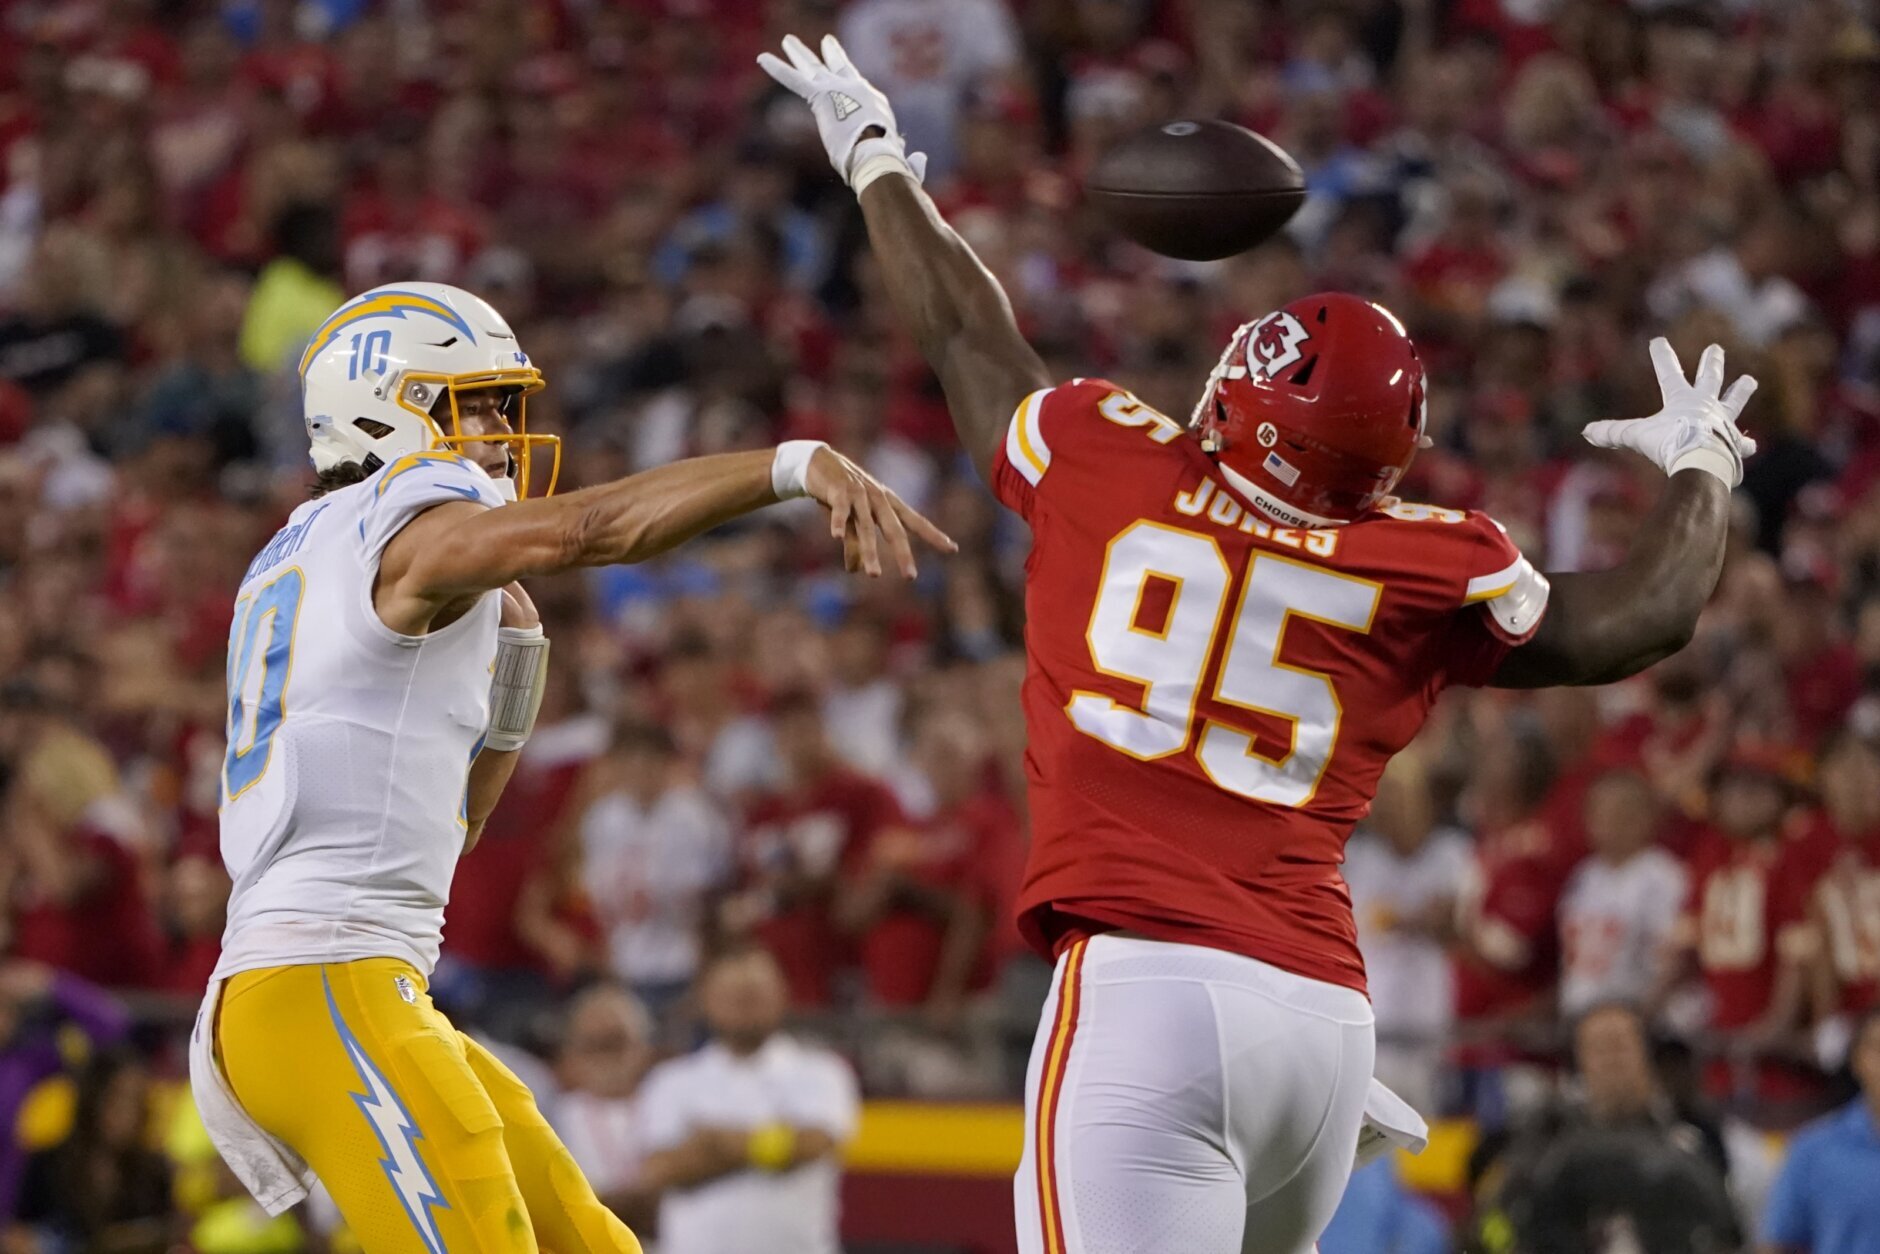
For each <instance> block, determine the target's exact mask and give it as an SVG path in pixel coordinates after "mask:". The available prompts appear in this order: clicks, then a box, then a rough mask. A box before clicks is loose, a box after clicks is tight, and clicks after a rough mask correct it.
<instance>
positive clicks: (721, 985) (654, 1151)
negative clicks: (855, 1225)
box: [639, 949, 856, 1254]
mask: <svg viewBox="0 0 1880 1254" xmlns="http://www.w3.org/2000/svg"><path fill="white" fill-rule="evenodd" d="M699 1001H700V1005H701V1007H702V1008H703V1010H704V1014H705V1023H706V1026H707V1028H708V1029H709V1030H710V1033H711V1040H710V1043H708V1044H707V1045H705V1046H704V1047H703V1048H701V1049H700V1050H698V1051H697V1052H695V1053H692V1054H688V1055H686V1056H684V1057H682V1058H676V1059H673V1060H672V1061H670V1062H665V1063H661V1064H660V1065H659V1066H657V1067H655V1068H654V1069H653V1071H652V1073H651V1074H650V1075H648V1076H647V1078H646V1085H645V1088H644V1090H643V1091H642V1094H641V1097H640V1104H639V1113H640V1120H641V1135H642V1137H643V1144H644V1145H645V1147H646V1150H647V1156H646V1162H645V1170H644V1175H643V1177H642V1178H643V1181H644V1184H645V1187H646V1188H647V1189H649V1190H652V1191H655V1192H658V1193H659V1194H660V1204H659V1248H660V1249H661V1250H662V1251H665V1254H719V1252H720V1251H724V1250H734V1249H736V1250H742V1249H756V1248H765V1249H788V1250H801V1251H804V1254H836V1251H837V1250H838V1249H839V1241H840V1238H839V1237H838V1236H837V1198H836V1190H837V1183H838V1176H839V1171H838V1168H837V1165H836V1155H837V1153H838V1152H839V1151H840V1150H841V1148H842V1146H843V1144H844V1143H845V1142H846V1141H848V1139H849V1138H850V1137H851V1136H853V1135H854V1132H855V1119H856V1092H855V1078H854V1076H853V1074H852V1073H851V1072H850V1071H849V1068H848V1065H847V1064H846V1063H844V1062H843V1061H842V1060H841V1059H840V1058H838V1057H836V1056H835V1055H833V1054H830V1053H828V1052H827V1051H825V1050H822V1049H820V1048H818V1047H816V1046H813V1045H809V1044H806V1043H803V1042H800V1041H797V1040H795V1039H792V1038H791V1037H788V1036H785V1035H783V1034H782V1033H781V1032H780V1031H779V1029H780V1028H781V1026H782V1024H783V1018H784V1013H785V1011H786V1010H787V1009H788V1006H789V1002H788V987H787V985H786V984H785V983H784V979H783V973H782V971H781V970H779V969H778V966H777V964H776V962H775V961H774V960H773V959H772V958H770V956H769V955H767V954H765V953H764V952H763V951H761V950H750V949H746V950H738V951H733V952H731V953H728V954H725V955H723V956H721V957H719V958H717V959H715V960H714V961H713V962H712V963H711V965H709V966H708V967H707V968H706V969H705V972H704V975H703V976H702V977H701V981H700V989H699Z"/></svg>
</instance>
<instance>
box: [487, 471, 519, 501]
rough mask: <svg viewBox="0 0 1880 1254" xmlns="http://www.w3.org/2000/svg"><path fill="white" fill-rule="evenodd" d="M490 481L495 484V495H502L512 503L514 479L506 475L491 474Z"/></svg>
mask: <svg viewBox="0 0 1880 1254" xmlns="http://www.w3.org/2000/svg"><path fill="white" fill-rule="evenodd" d="M490 481H491V482H492V483H494V484H495V485H496V495H498V496H500V497H502V498H503V499H504V500H505V501H508V502H509V503H510V504H512V505H513V504H514V503H515V500H516V481H515V480H514V479H511V478H510V477H509V476H508V475H491V476H490Z"/></svg>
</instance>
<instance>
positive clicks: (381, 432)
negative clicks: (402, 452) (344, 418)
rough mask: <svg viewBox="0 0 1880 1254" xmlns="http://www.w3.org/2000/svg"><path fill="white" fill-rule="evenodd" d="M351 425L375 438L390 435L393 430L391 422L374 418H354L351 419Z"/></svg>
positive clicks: (378, 438) (379, 438)
mask: <svg viewBox="0 0 1880 1254" xmlns="http://www.w3.org/2000/svg"><path fill="white" fill-rule="evenodd" d="M352 425H353V426H355V427H357V428H359V429H360V430H361V431H363V432H365V433H366V434H367V435H369V436H371V437H372V438H373V439H375V440H383V439H384V438H385V437H386V436H388V435H390V434H391V433H392V430H393V428H392V424H391V423H389V422H380V421H379V420H378V419H376V418H355V419H353V424H352Z"/></svg>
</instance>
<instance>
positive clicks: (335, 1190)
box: [215, 958, 640, 1254]
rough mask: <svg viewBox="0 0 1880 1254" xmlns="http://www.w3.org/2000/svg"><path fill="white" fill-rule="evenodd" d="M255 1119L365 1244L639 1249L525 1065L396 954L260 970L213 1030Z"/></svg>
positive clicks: (228, 993) (439, 1252)
mask: <svg viewBox="0 0 1880 1254" xmlns="http://www.w3.org/2000/svg"><path fill="white" fill-rule="evenodd" d="M215 1033H216V1037H215V1043H216V1050H217V1053H218V1055H219V1059H220V1062H221V1065H222V1069H223V1073H224V1074H225V1075H226V1076H227V1077H228V1081H229V1085H230V1087H231V1088H232V1089H233V1090H234V1093H235V1096H236V1098H237V1099H238V1100H239V1101H240V1102H241V1104H242V1106H243V1108H244V1109H245V1110H246V1111H247V1112H248V1114H249V1116H250V1117H251V1118H252V1119H254V1120H255V1122H256V1123H258V1124H260V1125H261V1126H262V1127H263V1128H264V1129H266V1130H267V1131H268V1132H270V1133H272V1134H273V1135H274V1136H277V1137H279V1138H280V1139H281V1140H283V1141H285V1142H286V1143H287V1144H289V1145H291V1146H293V1148H294V1149H295V1151H296V1152H298V1153H299V1154H300V1155H301V1156H302V1157H303V1158H305V1159H306V1160H307V1162H308V1164H309V1165H310V1166H312V1168H313V1170H314V1171H315V1173H317V1174H318V1175H319V1177H320V1180H321V1182H322V1183H323V1184H325V1185H326V1187H327V1189H328V1191H330V1192H331V1193H332V1194H333V1199H334V1201H336V1202H337V1203H338V1204H339V1209H340V1212H341V1213H342V1214H343V1215H344V1216H345V1217H346V1222H347V1224H348V1225H349V1226H350V1227H351V1228H352V1230H353V1233H354V1234H355V1235H356V1236H357V1237H358V1239H359V1242H360V1244H361V1246H363V1247H364V1249H365V1250H366V1251H367V1254H445V1252H446V1251H449V1252H450V1254H535V1251H538V1250H547V1251H552V1252H553V1254H589V1252H590V1251H592V1252H594V1254H599V1252H600V1251H619V1252H624V1254H639V1251H640V1244H639V1242H638V1241H637V1240H636V1239H635V1238H634V1236H633V1234H632V1233H631V1232H629V1231H628V1230H627V1227H626V1225H625V1224H623V1223H621V1222H620V1220H619V1219H617V1218H615V1216H614V1215H613V1213H612V1212H611V1211H609V1210H608V1209H607V1208H606V1207H605V1206H604V1205H602V1204H601V1202H600V1200H599V1199H598V1198H596V1197H595V1195H594V1190H593V1189H592V1188H591V1187H589V1185H588V1183H587V1181H586V1180H585V1179H584V1178H583V1177H582V1175H581V1171H580V1169H579V1168H578V1167H577V1166H575V1163H574V1160H573V1158H572V1157H571V1156H570V1155H569V1153H568V1151H567V1149H566V1148H564V1147H563V1146H562V1144H561V1141H560V1139H559V1138H557V1137H556V1135H555V1133H554V1131H553V1130H552V1129H551V1128H550V1127H549V1125H548V1121H547V1120H546V1119H545V1118H543V1116H542V1113H541V1111H539V1110H538V1109H537V1108H536V1104H535V1099H534V1097H533V1095H532V1094H531V1093H530V1092H529V1089H528V1087H527V1086H526V1085H524V1084H523V1083H522V1081H521V1080H519V1079H517V1078H516V1076H515V1074H514V1073H513V1072H511V1071H510V1070H509V1069H508V1068H507V1067H505V1066H504V1065H503V1064H502V1063H501V1062H499V1061H497V1059H496V1058H494V1057H492V1056H491V1055H490V1053H489V1052H488V1051H487V1050H485V1049H484V1048H483V1047H482V1046H480V1045H478V1044H477V1043H476V1042H475V1041H472V1040H470V1039H469V1038H468V1037H466V1036H464V1035H463V1034H462V1033H461V1032H458V1031H457V1030H456V1029H455V1028H454V1027H452V1026H451V1023H450V1021H449V1020H448V1019H446V1018H445V1017H444V1016H443V1015H442V1014H441V1013H440V1012H439V1011H438V1010H437V1008H436V1007H435V1006H433V1005H432V1004H431V999H430V997H429V995H428V994H427V993H426V992H425V983H424V978H423V977H422V976H420V975H419V974H418V972H417V971H416V970H415V969H414V968H412V967H411V966H410V965H409V964H408V963H405V962H401V961H398V960H397V959H392V958H370V959H365V960H362V961H357V962H342V963H329V964H325V965H307V966H293V967H273V968H269V969H266V970H260V971H249V972H245V973H243V974H241V975H237V976H235V977H233V978H232V979H230V980H229V982H228V986H227V988H226V989H225V990H224V992H223V995H222V1003H221V1013H220V1016H219V1018H218V1021H217V1023H216V1027H215Z"/></svg>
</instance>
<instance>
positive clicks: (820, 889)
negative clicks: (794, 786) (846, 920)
mask: <svg viewBox="0 0 1880 1254" xmlns="http://www.w3.org/2000/svg"><path fill="white" fill-rule="evenodd" d="M749 821H750V827H749V830H748V831H747V832H746V834H745V840H744V850H743V859H744V862H745V874H746V878H747V880H748V881H749V882H750V883H751V885H752V886H754V887H758V888H762V889H765V890H768V891H769V892H770V893H771V894H772V895H773V896H774V898H775V900H774V902H773V904H772V908H771V911H770V913H769V915H768V916H767V917H765V918H764V919H763V920H762V921H760V922H759V923H758V924H757V928H756V934H757V939H758V941H759V943H761V944H762V945H763V946H764V948H765V949H768V950H769V951H770V953H771V955H772V956H773V957H775V958H776V960H777V965H778V966H780V967H782V968H783V974H784V979H785V980H786V981H787V982H788V983H789V985H790V999H791V1002H792V1003H793V1004H794V1005H798V1006H826V1005H828V1004H829V1001H830V998H831V997H832V996H833V993H834V981H835V976H836V974H837V972H838V971H840V970H841V969H842V968H843V967H844V966H846V965H848V962H849V960H850V958H851V956H852V946H851V944H850V942H849V939H848V938H847V937H846V936H844V935H843V934H842V932H841V931H840V929H838V928H837V927H836V924H835V920H834V918H833V917H832V916H831V914H830V894H831V893H832V892H833V891H834V887H835V883H836V880H837V878H838V877H839V875H840V873H841V872H842V871H844V870H846V869H849V868H852V867H853V866H854V865H855V864H856V861H857V859H858V858H859V857H860V856H861V854H862V852H863V851H864V850H865V849H867V848H868V846H869V845H870V844H871V843H873V842H874V840H875V839H876V838H877V837H878V836H879V835H880V834H881V833H882V832H883V831H884V830H886V829H888V828H892V827H898V826H901V825H902V824H903V823H904V821H905V820H904V819H903V818H902V816H901V807H900V804H899V803H898V802H896V801H895V799H894V794H893V793H891V792H889V791H888V790H887V789H886V788H884V787H882V786H881V785H880V784H878V783H876V782H875V781H874V780H872V779H869V778H867V777H866V776H863V775H857V774H854V773H853V772H850V771H846V770H840V769H838V770H832V771H830V772H829V773H828V774H826V775H824V776H823V777H822V778H821V779H818V780H817V781H816V782H815V783H813V784H811V785H810V786H809V787H808V788H806V789H803V790H801V791H800V792H795V793H779V794H777V795H775V796H771V797H766V798H764V799H763V800H761V801H759V802H757V804H756V805H755V806H753V807H752V809H751V813H750V816H749Z"/></svg>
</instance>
